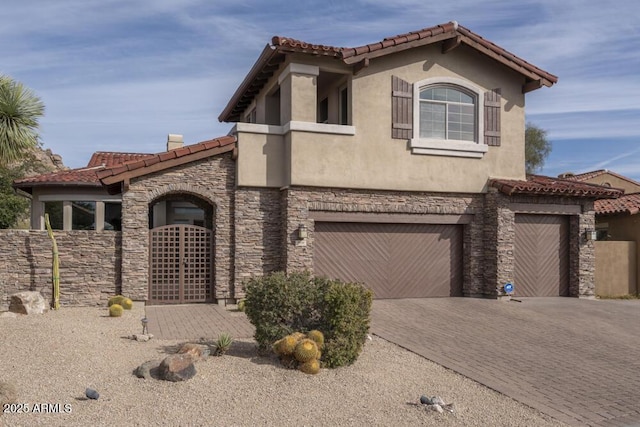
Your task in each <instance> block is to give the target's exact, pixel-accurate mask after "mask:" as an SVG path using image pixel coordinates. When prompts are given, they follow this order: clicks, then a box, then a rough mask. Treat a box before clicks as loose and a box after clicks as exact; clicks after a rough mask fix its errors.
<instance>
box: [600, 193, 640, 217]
mask: <svg viewBox="0 0 640 427" xmlns="http://www.w3.org/2000/svg"><path fill="white" fill-rule="evenodd" d="M595 209H596V215H615V214H628V215H635V214H637V213H639V212H640V193H629V194H625V195H622V196H620V197H618V198H617V199H607V200H596V202H595Z"/></svg>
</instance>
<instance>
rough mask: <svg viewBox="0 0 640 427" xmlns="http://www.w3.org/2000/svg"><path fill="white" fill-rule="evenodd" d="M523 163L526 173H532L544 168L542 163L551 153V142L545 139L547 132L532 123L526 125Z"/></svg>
mask: <svg viewBox="0 0 640 427" xmlns="http://www.w3.org/2000/svg"><path fill="white" fill-rule="evenodd" d="M524 150H525V151H524V159H525V160H524V162H525V168H526V171H527V173H534V172H536V171H538V170H540V169H542V166H544V161H545V160H546V159H547V156H548V155H549V153H551V142H549V140H548V139H547V131H546V130H544V129H542V128H539V127H538V126H536V125H534V124H533V123H527V128H526V130H525V134H524Z"/></svg>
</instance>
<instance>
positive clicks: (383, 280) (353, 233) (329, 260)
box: [314, 223, 389, 291]
mask: <svg viewBox="0 0 640 427" xmlns="http://www.w3.org/2000/svg"><path fill="white" fill-rule="evenodd" d="M376 231H377V230H376V228H375V227H372V224H348V223H316V227H315V243H314V270H315V272H316V274H317V275H319V276H327V277H331V278H339V279H341V280H344V281H349V282H364V283H371V284H372V285H371V286H374V285H375V287H376V288H377V289H380V290H381V291H382V290H384V289H385V288H388V287H389V285H388V278H387V276H388V274H389V273H388V271H389V269H388V263H389V253H388V245H387V236H385V235H384V234H381V233H377V232H376Z"/></svg>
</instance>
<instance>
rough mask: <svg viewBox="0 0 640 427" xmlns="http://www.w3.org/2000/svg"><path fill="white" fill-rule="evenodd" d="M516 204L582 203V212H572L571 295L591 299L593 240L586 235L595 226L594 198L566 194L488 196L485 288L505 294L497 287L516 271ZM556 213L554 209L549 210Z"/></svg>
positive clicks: (570, 227) (486, 205) (493, 292)
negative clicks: (559, 195) (555, 195)
mask: <svg viewBox="0 0 640 427" xmlns="http://www.w3.org/2000/svg"><path fill="white" fill-rule="evenodd" d="M514 204H526V205H530V206H534V205H547V206H557V207H558V212H560V211H561V210H562V208H563V207H570V206H576V205H577V206H579V207H580V213H575V214H571V215H569V295H570V296H573V297H581V298H585V297H586V298H591V297H593V296H594V295H595V294H594V292H595V282H594V277H595V276H594V271H595V252H594V245H593V242H591V241H587V240H586V239H585V238H584V232H585V231H586V230H587V229H594V228H595V213H594V207H593V200H590V199H578V198H565V197H533V196H522V195H520V196H512V197H509V196H507V195H504V194H502V193H498V192H497V191H491V192H489V193H488V194H487V195H486V202H485V210H486V215H485V218H486V222H485V248H484V254H485V269H484V280H485V283H486V290H487V292H488V293H489V294H491V295H502V294H503V293H502V292H501V291H497V288H498V287H501V286H503V285H504V284H505V283H508V282H512V281H513V280H514V274H515V258H514V256H515V255H514V249H515V216H516V212H515V211H514V210H513V206H514ZM548 213H549V214H553V212H548Z"/></svg>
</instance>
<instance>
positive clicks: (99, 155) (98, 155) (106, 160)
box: [87, 151, 153, 168]
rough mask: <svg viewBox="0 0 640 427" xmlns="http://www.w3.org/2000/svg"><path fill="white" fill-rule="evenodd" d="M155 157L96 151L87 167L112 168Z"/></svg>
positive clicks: (141, 154)
mask: <svg viewBox="0 0 640 427" xmlns="http://www.w3.org/2000/svg"><path fill="white" fill-rule="evenodd" d="M149 156H153V154H149V153H118V152H114V151H96V152H95V153H93V155H92V156H91V160H89V164H88V165H87V167H89V168H90V167H94V166H106V167H111V166H114V165H118V164H120V163H125V162H129V161H131V160H140V159H144V158H145V157H149Z"/></svg>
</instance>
